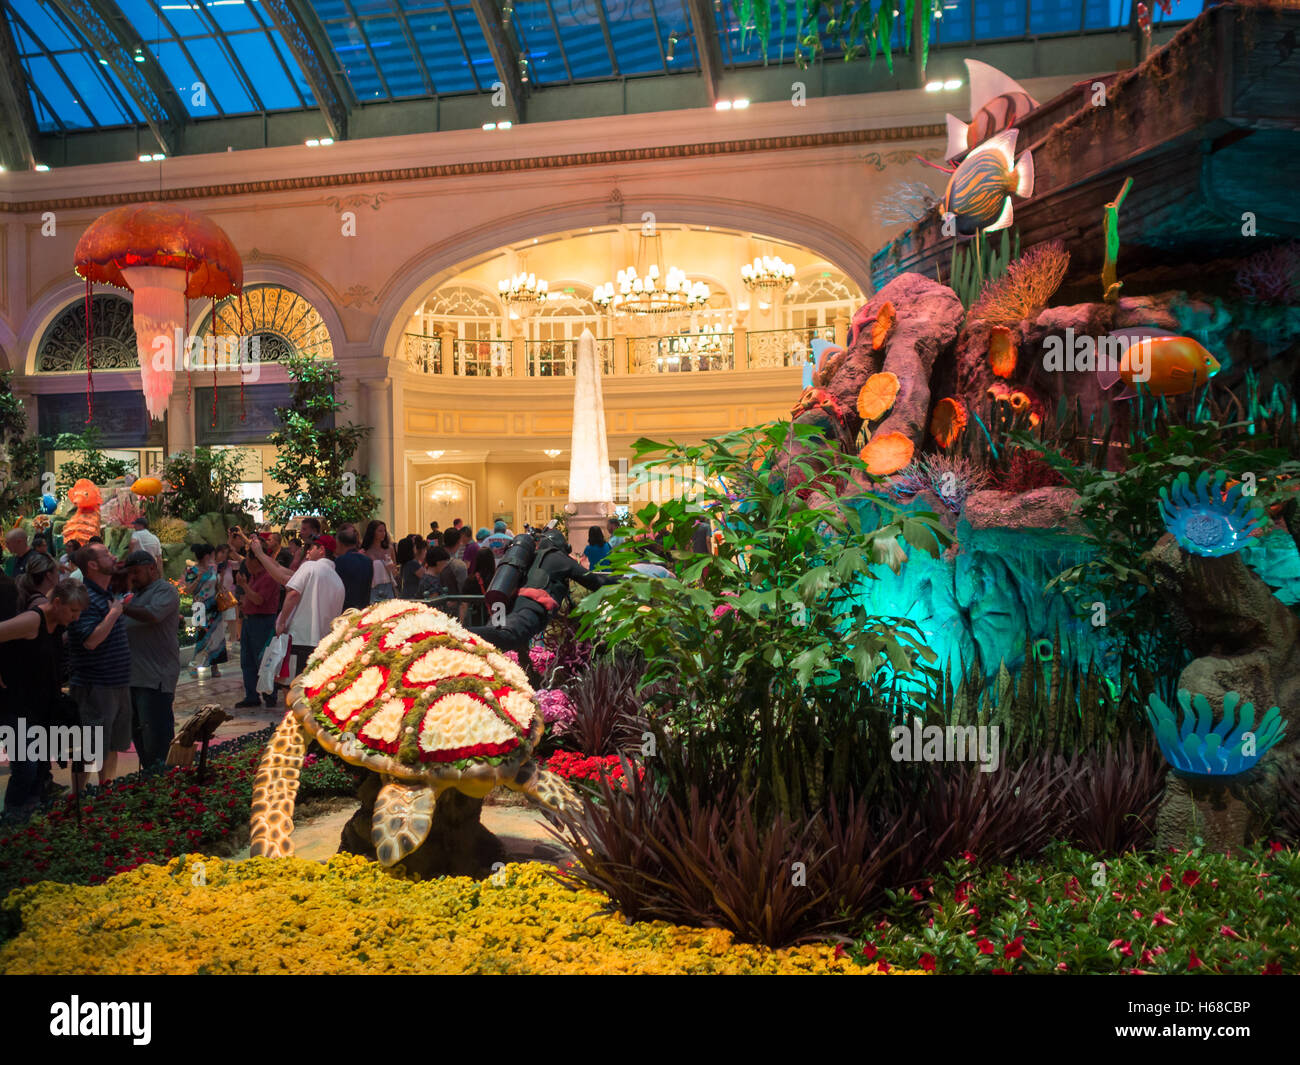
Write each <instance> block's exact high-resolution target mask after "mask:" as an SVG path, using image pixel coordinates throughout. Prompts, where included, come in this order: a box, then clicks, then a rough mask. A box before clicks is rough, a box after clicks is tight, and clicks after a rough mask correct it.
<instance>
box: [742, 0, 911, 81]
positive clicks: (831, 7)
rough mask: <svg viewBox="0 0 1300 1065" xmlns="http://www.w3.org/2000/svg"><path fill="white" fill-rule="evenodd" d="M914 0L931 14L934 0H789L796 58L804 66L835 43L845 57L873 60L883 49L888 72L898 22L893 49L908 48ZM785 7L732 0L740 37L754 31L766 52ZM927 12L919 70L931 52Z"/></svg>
mask: <svg viewBox="0 0 1300 1065" xmlns="http://www.w3.org/2000/svg"><path fill="white" fill-rule="evenodd" d="M918 3H919V4H920V5H921V10H922V12H925V11H927V10H928V11H929V12H930V13H931V16H932V17H933V11H934V7H935V0H839V2H838V3H836V2H824V0H794V18H795V28H796V34H795V37H796V41H797V43H796V45H795V62H796V63H797V64H798V65H800V66H807V65H808V63H809V62H811V61H812V60H813V59H816V58H817V56H818V55H819V54H820V53H821V52H822V51H823V50H825V49H826V48H838V49H840V50H841V51H843V53H844V58H845V59H858V58H861V57H862V56H864V55H865V56H867V58H868V59H869V60H870V61H871V62H872V63H874V62H875V59H876V56H877V55H883V56H884V57H885V62H886V64H888V66H889V69H890V71H891V72H892V71H893V69H894V50H895V45H894V32H895V27H896V26H897V25H898V24H899V23H901V24H902V25H903V26H904V27H906V28H907V32H906V33H904V35H903V40H902V43H901V44H900V45H899V46H898V51H900V52H903V53H907V52H910V51H911V49H912V36H913V35H912V32H911V29H910V27H911V26H912V25H913V16H914V15H915V14H916V11H917V5H918ZM789 8H790V5H789V3H788V2H787V0H736V12H737V14H738V15H739V17H740V24H741V26H742V27H743V29H742V30H741V33H742V39H743V40H744V41H745V42H746V43H748V41H749V39H750V37H751V35H756V36H757V37H758V40H759V46H760V48H762V50H763V56H764V58H766V57H767V47H768V42H769V41H770V40H771V37H772V30H773V27H774V26H775V27H776V28H777V30H778V32H779V31H780V30H781V29H782V28H783V27H784V26H785V24H786V20H787V18H788V16H789ZM932 17H931V18H924V17H922V18H921V19H920V20H919V21H920V34H919V37H920V49H921V70H922V72H924V70H925V67H926V63H927V61H928V60H929V55H930V23H931V21H932Z"/></svg>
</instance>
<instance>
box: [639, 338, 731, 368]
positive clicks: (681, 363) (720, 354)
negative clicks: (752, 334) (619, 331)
mask: <svg viewBox="0 0 1300 1065" xmlns="http://www.w3.org/2000/svg"><path fill="white" fill-rule="evenodd" d="M628 343H629V344H630V345H631V348H632V359H631V362H632V372H633V373H699V372H702V371H705V370H730V369H734V367H735V365H736V337H735V334H734V333H682V334H680V335H678V336H667V337H633V338H632V339H631V340H630V341H629V342H628Z"/></svg>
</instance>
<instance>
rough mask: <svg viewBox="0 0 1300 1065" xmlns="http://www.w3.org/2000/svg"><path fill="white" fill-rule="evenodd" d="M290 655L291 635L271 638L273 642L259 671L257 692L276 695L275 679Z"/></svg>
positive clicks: (285, 634) (282, 634)
mask: <svg viewBox="0 0 1300 1065" xmlns="http://www.w3.org/2000/svg"><path fill="white" fill-rule="evenodd" d="M288 654H289V634H288V633H287V632H285V633H281V634H280V635H279V636H273V637H271V642H270V643H269V644H267V645H266V650H265V651H264V652H263V654H262V664H261V668H260V669H258V671H257V690H258V691H259V692H261V693H262V694H263V695H274V694H275V678H276V676H277V675H278V674H279V672H280V665H281V663H283V662H284V660H285V657H286V656H287V655H288Z"/></svg>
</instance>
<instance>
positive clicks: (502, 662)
mask: <svg viewBox="0 0 1300 1065" xmlns="http://www.w3.org/2000/svg"><path fill="white" fill-rule="evenodd" d="M487 660H488V664H489V665H490V666H491V667H492V668H493V669H495V670H496V671H497V672H498V673H499V674H500V675H501V676H503V677H504V678H505V679H506V682H507V683H508V684H510V686H511V687H514V688H518V689H519V690H520V691H521V692H525V693H527V694H529V695H531V694H532V691H533V688H532V685H530V684H529V683H528V674H527V673H525V672H524V671H523V670H522V669H520V668H519V666H518V665H517V664H515V663H514V662H511V661H510V659H508V658H506V657H505V655H500V654H496V653H494V652H489V653H488V656H487Z"/></svg>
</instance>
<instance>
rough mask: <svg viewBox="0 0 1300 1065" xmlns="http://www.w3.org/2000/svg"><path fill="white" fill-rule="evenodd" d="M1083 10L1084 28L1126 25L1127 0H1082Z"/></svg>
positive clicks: (1106, 27)
mask: <svg viewBox="0 0 1300 1065" xmlns="http://www.w3.org/2000/svg"><path fill="white" fill-rule="evenodd" d="M1083 10H1084V18H1083V24H1084V28H1085V29H1089V30H1103V29H1109V28H1110V27H1112V26H1127V25H1128V0H1084V5H1083Z"/></svg>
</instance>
